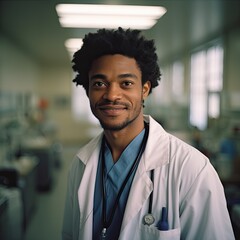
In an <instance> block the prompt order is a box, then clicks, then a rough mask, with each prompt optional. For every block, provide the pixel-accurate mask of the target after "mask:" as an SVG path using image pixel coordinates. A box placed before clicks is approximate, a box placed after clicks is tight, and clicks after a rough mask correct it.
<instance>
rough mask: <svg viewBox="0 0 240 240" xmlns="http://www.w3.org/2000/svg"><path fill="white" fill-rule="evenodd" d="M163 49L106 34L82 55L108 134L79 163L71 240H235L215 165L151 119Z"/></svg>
mask: <svg viewBox="0 0 240 240" xmlns="http://www.w3.org/2000/svg"><path fill="white" fill-rule="evenodd" d="M155 50H156V49H155V46H154V42H153V41H152V40H146V39H145V38H144V37H143V36H141V35H140V32H139V31H137V30H123V29H121V28H119V29H117V30H105V29H101V30H99V31H98V32H97V33H90V34H88V35H86V36H85V38H84V40H83V46H82V48H81V49H80V50H79V51H77V52H76V53H75V55H74V58H73V63H74V65H73V69H74V70H75V71H76V72H77V73H78V74H77V76H76V78H75V79H74V82H76V84H77V85H82V86H83V87H84V88H85V90H86V93H87V96H88V98H89V101H90V106H91V110H92V112H93V114H94V115H95V117H96V118H97V119H98V120H99V122H100V124H101V126H102V128H103V133H101V134H100V135H99V136H97V137H96V138H94V139H93V140H92V141H90V143H88V144H87V145H86V146H84V147H83V148H81V149H80V151H79V152H78V154H77V156H76V158H75V160H74V161H73V163H72V167H71V169H70V173H69V180H68V191H67V199H66V207H65V215H64V223H63V235H62V236H63V239H64V240H66V239H74V240H75V239H83V240H89V239H94V240H98V239H108V240H109V239H111V240H115V239H120V240H129V239H131V240H133V239H136V240H141V239H146V240H151V239H189V240H196V239H202V240H207V239H211V240H212V239H216V240H220V239H226V240H230V239H234V236H233V232H232V227H231V223H230V219H229V215H228V211H227V208H226V201H225V197H224V191H223V188H222V185H221V183H220V181H219V178H218V176H217V174H216V172H215V171H214V169H213V167H212V166H211V164H210V163H209V160H208V159H207V158H206V157H205V156H204V155H202V154H201V153H200V152H199V151H197V150H196V149H194V148H193V147H191V146H189V145H187V144H186V143H184V142H182V141H181V140H179V139H177V138H175V137H174V136H172V135H170V134H168V133H167V132H165V131H164V130H163V128H162V127H161V126H160V125H159V124H158V123H157V122H156V121H155V120H154V119H153V118H151V117H150V116H145V115H143V102H144V100H145V99H146V98H147V97H148V95H149V93H151V91H152V88H154V87H156V86H157V85H158V81H159V80H160V71H159V67H158V64H157V55H156V53H155Z"/></svg>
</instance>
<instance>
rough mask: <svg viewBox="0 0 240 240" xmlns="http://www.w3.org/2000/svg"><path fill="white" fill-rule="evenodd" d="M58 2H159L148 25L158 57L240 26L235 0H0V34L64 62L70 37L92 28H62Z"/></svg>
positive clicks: (46, 60)
mask: <svg viewBox="0 0 240 240" xmlns="http://www.w3.org/2000/svg"><path fill="white" fill-rule="evenodd" d="M57 3H85V4H86V3H95V4H128V5H131V4H136V5H160V6H164V7H166V9H167V13H166V14H165V15H164V16H163V17H162V18H160V20H159V21H158V23H157V24H156V25H155V26H154V27H153V28H152V29H150V30H147V31H144V34H145V35H146V36H147V37H148V38H154V39H155V41H156V45H157V49H158V55H159V58H160V60H165V59H169V58H172V57H176V56H177V54H179V53H181V52H182V51H185V50H188V49H191V48H193V47H196V46H197V45H198V44H201V43H203V42H205V41H208V40H212V39H214V38H215V37H218V36H219V35H222V34H223V33H224V32H226V31H228V30H229V29H233V28H240V1H239V0H138V1H135V0H105V1H104V0H95V1H94V0H86V1H84V0H78V1H74V0H73V1H69V0H66V1H57V0H25V1H22V0H6V1H4V0H0V34H3V35H4V36H5V37H6V38H7V39H8V40H9V41H11V42H13V43H14V44H15V45H17V46H18V47H19V48H20V49H22V50H24V51H25V52H26V53H27V54H29V55H31V56H32V57H33V58H34V59H35V60H36V61H38V62H39V63H41V64H47V65H49V66H52V65H59V66H60V65H61V66H62V65H66V64H69V62H70V61H69V60H70V58H69V55H68V53H67V50H66V49H65V47H64V42H65V40H66V39H68V38H72V37H83V36H84V35H85V34H86V33H88V32H90V31H96V29H66V28H65V29H64V28H62V27H61V26H60V24H59V22H58V16H57V13H56V11H55V6H56V4H57Z"/></svg>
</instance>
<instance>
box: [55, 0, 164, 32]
mask: <svg viewBox="0 0 240 240" xmlns="http://www.w3.org/2000/svg"><path fill="white" fill-rule="evenodd" d="M56 10H57V13H58V16H59V21H60V23H61V25H62V26H63V27H72V28H117V27H122V28H135V29H149V28H151V27H152V26H153V25H154V24H156V22H157V20H158V19H159V18H160V17H161V16H162V15H164V14H165V13H166V9H165V8H163V7H160V6H133V5H96V4H58V5H57V6H56Z"/></svg>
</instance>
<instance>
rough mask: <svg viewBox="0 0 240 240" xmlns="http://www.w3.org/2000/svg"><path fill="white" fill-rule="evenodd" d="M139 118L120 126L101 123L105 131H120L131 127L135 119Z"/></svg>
mask: <svg viewBox="0 0 240 240" xmlns="http://www.w3.org/2000/svg"><path fill="white" fill-rule="evenodd" d="M137 117H138V116H136V117H135V118H133V119H131V120H130V121H129V120H126V121H125V122H123V123H121V124H118V125H114V126H109V125H107V124H105V123H103V122H100V124H101V126H102V128H103V129H104V130H110V131H120V130H122V129H124V128H125V127H127V126H128V125H130V124H131V123H132V122H134V121H135V119H136V118H137Z"/></svg>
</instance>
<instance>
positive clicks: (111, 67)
mask: <svg viewBox="0 0 240 240" xmlns="http://www.w3.org/2000/svg"><path fill="white" fill-rule="evenodd" d="M99 71H101V72H104V71H106V72H109V71H111V72H112V71H114V72H125V73H135V74H136V73H137V74H141V71H140V68H139V67H138V64H137V62H136V60H135V59H134V58H130V57H127V56H124V55H121V54H114V55H104V56H101V57H99V58H97V59H95V60H94V61H93V63H92V65H91V68H90V74H91V73H93V72H94V73H95V72H99Z"/></svg>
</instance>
